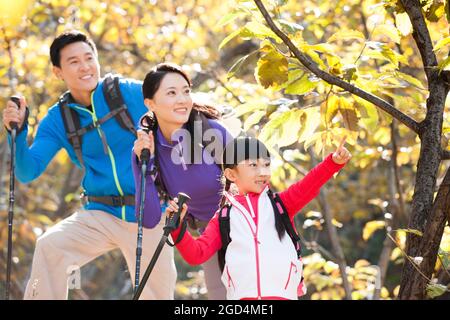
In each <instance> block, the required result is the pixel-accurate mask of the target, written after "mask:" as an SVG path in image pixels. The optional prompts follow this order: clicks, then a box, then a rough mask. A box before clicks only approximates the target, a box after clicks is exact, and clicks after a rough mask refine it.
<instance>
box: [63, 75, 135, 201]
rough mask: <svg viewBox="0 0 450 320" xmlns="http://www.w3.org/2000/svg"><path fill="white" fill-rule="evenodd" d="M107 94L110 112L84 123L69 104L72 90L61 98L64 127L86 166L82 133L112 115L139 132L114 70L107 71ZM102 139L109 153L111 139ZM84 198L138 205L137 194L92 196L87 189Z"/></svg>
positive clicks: (82, 198)
mask: <svg viewBox="0 0 450 320" xmlns="http://www.w3.org/2000/svg"><path fill="white" fill-rule="evenodd" d="M102 89H103V95H104V97H105V100H106V104H107V105H108V107H109V110H110V112H109V113H107V114H106V115H105V116H104V117H102V118H101V119H99V120H97V121H94V122H92V123H91V124H89V125H87V126H85V127H83V128H82V127H81V123H80V118H79V116H78V113H77V112H76V111H75V110H74V109H72V108H70V107H69V106H68V105H67V104H68V103H69V102H71V101H72V100H73V98H72V96H71V94H70V92H69V91H67V92H66V93H64V94H63V95H62V96H61V97H60V98H59V101H58V105H59V106H60V108H59V109H60V112H61V116H62V119H63V122H64V128H65V129H66V135H67V139H68V140H69V143H70V145H71V146H72V147H73V149H74V150H75V154H76V157H77V159H78V161H79V162H80V164H81V166H82V167H84V161H83V155H82V152H81V143H82V136H83V135H84V134H85V133H87V132H89V131H90V130H93V129H95V128H98V127H99V126H100V125H101V124H103V123H105V122H106V121H108V120H109V119H111V118H115V119H116V121H117V122H118V123H119V125H120V126H121V127H122V128H123V129H124V130H127V131H130V132H131V133H132V134H133V135H135V136H137V133H136V128H135V127H134V123H133V120H132V118H131V116H130V113H129V112H128V109H127V105H126V104H125V101H124V99H123V97H122V94H121V92H120V87H119V77H118V76H115V77H113V76H112V75H111V74H108V75H106V77H105V79H104V81H103V86H102ZM100 136H101V139H102V144H103V148H104V150H105V153H107V143H106V139H105V137H104V135H103V134H102V135H100ZM80 198H81V201H82V202H83V203H87V202H99V203H103V204H106V205H110V206H114V207H117V206H119V207H120V206H123V205H128V206H134V205H135V203H134V195H123V196H101V197H100V196H99V197H96V196H88V195H86V194H85V192H84V191H83V192H82V194H81V195H80Z"/></svg>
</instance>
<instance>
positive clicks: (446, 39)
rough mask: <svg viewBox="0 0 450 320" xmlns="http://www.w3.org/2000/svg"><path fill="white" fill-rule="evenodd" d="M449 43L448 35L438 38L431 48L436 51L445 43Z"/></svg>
mask: <svg viewBox="0 0 450 320" xmlns="http://www.w3.org/2000/svg"><path fill="white" fill-rule="evenodd" d="M449 43H450V36H449V37H445V38H443V39H441V40H439V41H438V42H437V43H436V45H435V46H434V48H433V51H438V50H439V49H441V48H443V47H445V46H446V45H448V44H449Z"/></svg>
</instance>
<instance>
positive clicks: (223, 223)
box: [218, 189, 302, 272]
mask: <svg viewBox="0 0 450 320" xmlns="http://www.w3.org/2000/svg"><path fill="white" fill-rule="evenodd" d="M267 195H268V196H269V199H270V202H271V204H272V208H273V212H274V214H275V215H278V216H279V217H281V222H282V223H283V225H284V228H285V230H286V233H287V234H288V235H289V237H290V238H291V240H292V243H293V244H294V247H295V250H296V251H297V258H300V256H301V251H302V247H301V243H300V238H299V236H298V234H297V232H296V231H295V229H294V226H293V225H292V223H291V220H290V219H289V216H288V214H287V210H286V207H285V206H284V204H283V202H282V201H281V198H280V196H279V195H278V194H277V193H275V194H274V193H273V192H272V191H271V190H270V189H269V190H268V191H267ZM231 207H232V206H231V204H229V203H228V204H226V205H224V206H223V207H221V208H220V209H219V231H220V238H221V240H222V248H220V249H219V251H218V258H219V266H220V270H221V271H222V272H223V269H224V267H225V253H226V251H227V247H228V245H229V244H230V242H231V241H232V239H231V237H230V212H231Z"/></svg>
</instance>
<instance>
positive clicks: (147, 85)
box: [140, 63, 221, 200]
mask: <svg viewBox="0 0 450 320" xmlns="http://www.w3.org/2000/svg"><path fill="white" fill-rule="evenodd" d="M169 73H176V74H179V75H180V76H182V77H183V78H184V79H185V80H186V82H187V83H188V85H189V87H191V86H192V84H191V80H190V78H189V76H188V75H187V74H186V73H185V72H184V71H183V70H182V69H181V67H180V66H178V65H176V64H174V63H160V64H158V65H156V66H155V67H154V68H152V69H151V70H150V71H149V72H148V73H147V75H146V76H145V79H144V83H143V84H142V93H143V96H144V99H153V97H154V96H155V93H156V92H157V91H158V89H159V87H160V85H161V82H162V80H163V79H164V77H165V76H166V75H167V74H169ZM220 117H221V113H220V111H219V110H217V109H216V108H214V107H213V106H209V105H205V104H197V103H195V102H194V103H193V106H192V110H191V113H190V115H189V119H188V121H187V123H186V129H187V130H188V131H189V133H190V135H191V137H194V121H195V120H197V119H203V120H206V119H219V118H220ZM140 125H141V127H142V128H143V129H144V130H146V131H148V132H149V131H152V132H153V138H154V139H155V146H156V143H157V137H158V135H157V134H156V133H157V130H158V119H157V117H156V115H155V114H154V113H153V112H150V113H148V114H146V115H144V116H143V117H142V118H141V120H140ZM204 129H206V128H204ZM202 139H203V137H202ZM203 145H205V144H203ZM157 150H158V148H155V164H154V165H155V169H156V170H157V173H158V174H157V178H156V181H155V184H156V186H157V188H158V192H160V195H161V196H162V197H163V198H164V200H167V199H168V194H167V188H166V187H165V185H164V182H163V180H162V176H161V174H160V172H159V161H158V153H157ZM193 150H194V139H191V153H190V154H191V157H192V158H193V157H194V152H193Z"/></svg>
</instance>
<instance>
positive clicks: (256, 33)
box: [242, 21, 282, 43]
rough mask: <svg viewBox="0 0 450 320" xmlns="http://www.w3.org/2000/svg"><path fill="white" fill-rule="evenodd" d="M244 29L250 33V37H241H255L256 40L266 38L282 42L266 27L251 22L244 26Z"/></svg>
mask: <svg viewBox="0 0 450 320" xmlns="http://www.w3.org/2000/svg"><path fill="white" fill-rule="evenodd" d="M245 29H246V30H247V31H248V32H249V33H250V35H247V34H245V35H242V36H245V37H247V36H248V37H255V38H258V39H266V38H267V37H269V38H272V39H274V40H275V41H276V42H278V43H281V42H282V40H281V39H280V38H279V37H278V36H277V35H276V34H275V33H274V32H273V31H272V30H271V29H270V28H268V27H266V26H265V25H264V24H262V23H259V22H256V21H251V22H248V23H247V24H246V25H245Z"/></svg>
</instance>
